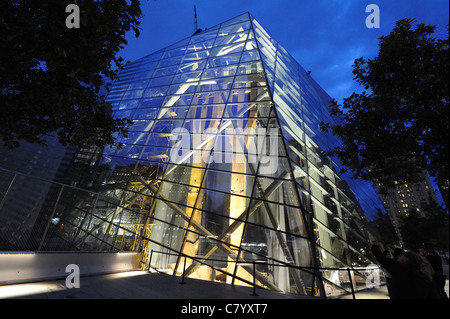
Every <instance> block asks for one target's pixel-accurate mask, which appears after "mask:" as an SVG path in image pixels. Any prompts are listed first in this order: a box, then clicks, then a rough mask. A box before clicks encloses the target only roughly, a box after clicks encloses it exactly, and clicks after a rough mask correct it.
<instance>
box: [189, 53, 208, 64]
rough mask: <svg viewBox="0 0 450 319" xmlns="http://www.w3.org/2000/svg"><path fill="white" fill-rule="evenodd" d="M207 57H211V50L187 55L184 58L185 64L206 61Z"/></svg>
mask: <svg viewBox="0 0 450 319" xmlns="http://www.w3.org/2000/svg"><path fill="white" fill-rule="evenodd" d="M207 57H209V50H204V51H199V52H194V53H190V54H186V55H185V56H184V59H183V63H186V62H191V61H197V60H201V59H206V58H207Z"/></svg>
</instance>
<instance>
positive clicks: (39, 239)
mask: <svg viewBox="0 0 450 319" xmlns="http://www.w3.org/2000/svg"><path fill="white" fill-rule="evenodd" d="M2 179H3V181H6V183H3V185H4V187H3V188H0V211H2V209H3V208H4V206H5V205H6V204H8V205H9V204H11V203H13V202H15V203H16V205H18V206H19V210H18V211H20V209H24V208H22V207H20V206H23V204H24V203H22V202H20V200H19V199H20V198H16V196H17V194H18V193H20V192H21V191H22V192H23V189H22V187H23V185H24V184H27V183H36V185H37V186H36V185H32V186H33V187H31V188H33V189H39V187H42V188H46V190H42V192H41V193H42V194H44V193H45V194H44V196H47V197H46V200H47V198H48V194H49V192H50V188H51V187H53V190H52V194H51V196H50V197H51V200H49V201H48V202H46V203H45V205H47V213H46V219H45V221H44V223H41V224H42V225H41V226H40V229H39V231H36V230H31V228H30V233H29V234H20V235H23V237H24V238H26V237H27V236H28V237H29V238H28V243H27V244H26V247H27V248H26V249H24V250H27V251H35V252H40V251H45V252H48V251H51V250H49V248H51V247H50V246H47V244H49V243H48V241H49V235H50V233H51V235H52V236H57V235H58V234H55V233H54V232H50V229H51V228H54V227H55V225H53V224H52V222H53V221H52V219H53V218H54V217H55V216H57V217H58V218H61V220H63V218H64V216H62V215H60V214H59V213H60V210H61V207H60V204H61V205H64V207H63V208H65V207H66V206H65V205H67V203H65V202H64V200H65V199H67V198H69V197H70V196H72V195H73V194H72V193H73V192H78V193H81V195H83V196H87V197H89V198H90V199H91V200H92V204H91V205H90V204H88V205H86V207H84V208H83V209H85V210H84V211H83V213H84V214H85V215H86V216H87V217H89V218H90V219H92V218H95V219H99V220H100V219H102V222H104V223H111V224H113V223H112V221H109V220H106V219H105V218H102V217H101V216H98V215H96V213H95V212H94V209H95V208H96V205H97V201H100V200H105V201H109V200H115V199H114V198H111V199H108V196H105V195H104V194H99V193H96V192H93V191H90V190H86V189H82V188H77V187H75V186H72V185H67V184H63V183H58V182H54V181H48V180H45V179H43V178H39V177H35V176H30V175H27V174H23V173H19V172H15V171H11V170H7V169H3V168H0V181H1V180H2ZM8 183H9V184H8ZM39 183H40V184H39ZM39 185H41V186H39ZM0 186H1V185H0ZM23 195H24V196H26V195H29V196H34V195H33V194H23ZM20 196H22V195H20ZM18 202H19V203H18ZM42 203H43V201H42ZM111 203H112V202H111ZM86 219H88V218H86ZM159 221H161V222H164V221H163V220H159ZM69 222H70V221H68V220H64V223H66V224H68V223H69ZM168 224H169V223H168ZM87 225H89V224H87ZM73 226H74V229H75V230H76V231H77V233H80V234H83V232H84V233H85V234H89V236H91V237H92V238H94V239H95V240H97V241H98V242H100V243H101V245H108V247H109V248H111V249H112V250H115V251H120V250H124V249H123V248H121V247H116V246H115V242H111V240H110V239H109V238H107V237H106V236H105V237H100V236H97V235H96V234H95V229H96V228H95V227H92V225H91V228H89V227H87V228H83V227H84V226H83V227H82V226H81V225H78V226H76V227H75V225H73ZM114 227H117V228H120V229H121V230H122V231H123V232H127V234H128V235H130V236H132V237H135V238H140V239H142V240H148V241H151V242H153V243H155V244H158V245H160V246H161V248H162V249H170V250H172V253H167V252H161V251H156V250H152V251H151V253H150V259H149V261H148V268H149V269H150V267H152V264H151V262H152V256H153V253H160V254H166V255H171V256H177V258H178V260H181V258H184V260H185V262H184V266H186V261H187V259H191V260H193V261H195V262H197V263H200V264H203V265H207V266H209V267H211V268H212V269H214V270H215V271H219V272H222V273H224V274H226V275H229V276H231V277H232V278H233V282H234V280H235V279H237V280H240V281H242V282H245V283H246V284H248V285H250V286H253V288H254V294H256V290H255V289H256V287H257V286H258V285H257V276H255V274H256V267H257V266H261V265H264V266H267V267H288V268H290V269H296V270H298V271H303V272H307V273H309V274H311V275H312V276H314V278H316V279H320V280H321V282H322V283H323V284H325V285H328V287H332V288H337V289H338V290H339V291H343V292H344V293H347V294H351V295H352V296H353V298H356V297H355V295H356V293H357V292H358V289H357V281H356V279H355V277H356V276H359V277H361V278H363V280H366V279H367V278H366V277H365V276H364V274H362V273H360V271H364V269H365V268H359V269H355V268H351V267H346V268H327V267H306V266H297V265H293V264H290V263H287V262H282V261H278V260H276V259H273V258H269V259H270V260H271V261H272V262H267V261H263V260H250V261H248V260H247V261H244V260H243V261H239V260H238V261H229V260H227V261H228V262H233V263H236V264H240V265H241V266H245V267H247V268H248V269H250V267H249V266H252V267H253V278H252V279H253V280H252V281H249V280H246V279H245V278H238V277H237V276H236V275H234V274H230V273H228V272H226V271H225V270H223V269H220V268H217V267H214V266H213V265H211V264H209V263H208V262H224V261H225V260H223V259H211V258H208V262H205V259H202V258H200V257H194V256H189V255H187V254H184V253H181V252H178V251H175V250H174V249H171V248H170V247H166V246H164V245H162V244H161V243H157V242H154V241H152V240H151V239H150V238H147V237H145V236H143V234H140V233H135V232H133V231H130V230H129V229H126V228H123V227H121V226H120V225H116V224H114ZM0 230H1V229H0ZM13 231H16V232H17V230H13V229H7V230H6V233H9V232H11V233H12V232H13ZM186 231H190V232H192V233H196V232H195V231H193V230H189V229H186ZM31 232H35V233H34V234H32V233H31ZM198 234H199V235H201V234H200V233H198ZM0 235H2V234H1V233H0ZM3 235H5V234H3ZM16 235H17V234H16ZM6 236H9V234H6ZM33 236H34V237H35V238H32V237H33ZM76 236H78V237H77V238H81V239H82V241H81V243H84V240H85V238H86V237H83V236H82V235H76ZM86 236H87V235H86ZM30 238H32V239H33V240H30ZM51 239H52V238H50V241H49V242H50V244H51ZM2 240H4V238H3V239H2V236H0V244H2ZM58 240H62V241H64V240H66V239H64V238H59V239H58ZM73 242H75V243H77V244H78V243H79V241H75V240H73ZM220 243H222V242H220ZM223 243H224V242H223ZM68 244H70V243H68ZM227 244H228V245H230V244H229V243H227ZM0 246H1V245H0ZM231 246H232V245H230V247H231ZM79 247H81V246H79ZM73 248H74V250H79V248H78V247H76V246H74V247H73ZM234 248H236V247H234ZM237 248H238V247H237ZM3 250H5V249H3ZM58 250H61V249H58ZM125 250H126V249H125ZM86 251H89V250H86ZM95 251H101V250H98V249H95ZM249 252H251V251H249ZM257 255H258V254H257ZM146 256H147V257H148V255H146ZM147 257H146V259H148V258H147ZM260 257H261V258H264V256H260ZM278 262H279V263H278ZM144 263H145V264H147V261H145V262H144ZM177 263H178V262H177ZM244 264H246V265H244ZM152 268H153V267H152ZM155 269H156V268H155ZM366 269H370V270H373V268H366ZM185 271H186V269H183V273H182V278H183V280H184V275H185ZM331 271H334V272H337V273H335V274H334V275H336V276H338V277H339V275H342V274H345V276H346V277H347V279H346V283H348V285H349V287H343V286H341V283H342V282H339V284H338V283H337V282H336V280H334V281H333V280H330V279H329V278H326V277H327V276H323V272H331ZM175 272H176V269H175ZM258 287H259V286H258ZM364 288H365V287H364ZM310 289H311V295H314V289H317V287H313V286H311V287H310ZM324 294H325V295H326V292H325V291H324Z"/></svg>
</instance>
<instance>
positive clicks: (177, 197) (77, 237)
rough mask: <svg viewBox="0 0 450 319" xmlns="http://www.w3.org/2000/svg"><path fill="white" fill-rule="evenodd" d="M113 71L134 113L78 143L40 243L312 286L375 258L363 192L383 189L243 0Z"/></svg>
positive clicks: (315, 290)
mask: <svg viewBox="0 0 450 319" xmlns="http://www.w3.org/2000/svg"><path fill="white" fill-rule="evenodd" d="M119 78H120V80H118V81H117V82H116V83H114V85H113V87H112V89H111V90H110V93H109V96H108V101H109V102H111V104H112V106H113V114H114V116H115V117H120V118H122V117H127V118H129V119H131V120H132V121H133V122H134V125H132V126H131V128H130V132H129V134H128V136H122V137H120V141H121V143H123V147H121V148H110V147H107V148H106V149H104V150H103V151H101V152H99V151H98V150H97V151H95V149H89V148H80V150H79V151H78V152H77V154H76V156H75V158H76V159H78V162H80V163H81V162H82V163H83V164H82V166H81V167H84V168H83V169H78V170H77V169H73V170H70V169H69V170H68V171H69V172H70V171H71V172H72V173H73V172H79V173H73V174H72V175H73V176H71V178H70V180H71V187H66V188H61V190H60V192H59V194H58V201H57V202H56V204H55V205H56V206H55V208H54V209H53V210H52V211H53V214H52V216H51V222H49V223H48V226H47V229H46V230H45V234H44V237H45V238H43V239H42V241H41V246H40V249H42V250H89V251H93V250H96V251H98V250H103V251H121V250H125V251H141V252H142V263H143V265H145V266H147V267H148V265H150V267H151V268H152V269H158V270H159V271H164V272H167V273H171V274H178V275H180V274H182V273H184V275H185V276H186V277H190V278H200V279H205V280H214V281H219V282H223V283H232V284H240V285H251V284H252V283H253V282H255V283H256V284H257V285H259V286H262V287H266V288H269V289H274V290H278V291H284V292H292V293H298V294H312V295H323V294H324V291H325V289H326V288H327V287H328V286H330V285H331V286H333V287H334V286H339V285H341V286H342V285H343V282H345V280H343V279H342V273H341V272H339V269H344V270H346V269H347V268H351V269H352V272H348V275H349V276H356V274H357V273H358V267H363V266H366V265H368V264H370V263H371V257H370V249H369V246H368V245H369V234H368V232H367V229H366V217H365V214H364V211H363V209H362V207H369V208H370V207H373V203H369V204H367V203H366V202H363V201H359V200H358V199H359V198H366V199H368V200H374V201H376V200H377V195H376V193H375V192H374V190H373V189H372V188H371V187H367V185H366V184H363V183H362V182H358V181H350V179H347V178H344V177H342V176H339V175H338V174H337V172H338V171H339V168H340V166H339V163H338V161H337V160H336V159H332V158H330V157H328V156H327V155H326V153H325V151H326V150H327V149H329V148H330V147H334V146H336V145H339V143H340V142H339V140H338V139H337V138H336V137H334V136H333V135H332V134H331V133H325V132H321V131H320V129H319V123H320V122H321V121H324V122H333V121H335V120H336V119H334V118H332V117H331V116H330V114H329V111H328V103H329V101H330V97H329V96H328V95H327V94H326V93H325V91H324V90H323V89H322V88H321V87H320V86H319V85H318V84H317V83H316V82H315V81H314V80H313V79H312V77H311V76H310V75H309V74H308V72H306V71H305V70H304V69H303V68H302V67H301V66H300V65H299V64H298V63H297V62H296V61H295V60H294V59H293V58H292V56H291V55H290V54H289V53H288V52H287V51H286V50H285V49H284V48H283V47H282V46H281V45H280V44H279V43H278V42H277V41H275V40H274V39H273V38H271V37H270V36H269V34H268V33H267V32H266V31H265V30H264V29H263V27H262V26H261V25H260V24H259V23H258V22H257V21H256V20H255V19H254V18H253V17H252V16H251V15H250V14H249V13H245V14H243V15H240V16H238V17H236V18H234V19H231V20H229V21H226V22H224V23H222V24H219V25H217V26H215V27H212V28H209V29H206V30H203V31H201V32H197V33H195V34H194V35H192V36H191V37H189V38H186V39H184V40H182V41H180V42H178V43H175V44H173V45H171V46H169V47H166V48H164V49H161V50H160V51H157V52H155V53H152V54H150V55H148V56H145V57H143V58H141V59H139V60H137V61H134V62H133V63H130V64H128V65H127V66H126V67H125V68H124V70H123V71H122V72H121V74H120V77H119ZM73 165H75V167H77V161H74V163H73ZM78 167H79V166H78ZM82 172H89V173H88V174H81V173H82ZM367 192H369V193H370V196H367V195H363V193H367ZM345 274H347V272H345ZM362 275H363V274H362Z"/></svg>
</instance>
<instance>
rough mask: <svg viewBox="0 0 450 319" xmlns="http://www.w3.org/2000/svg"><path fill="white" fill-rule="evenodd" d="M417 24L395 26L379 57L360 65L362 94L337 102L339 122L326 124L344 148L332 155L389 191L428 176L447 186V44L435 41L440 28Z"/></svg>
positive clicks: (334, 105) (357, 62) (335, 109)
mask: <svg viewBox="0 0 450 319" xmlns="http://www.w3.org/2000/svg"><path fill="white" fill-rule="evenodd" d="M414 23H415V21H414V20H411V19H403V20H399V21H397V23H396V27H395V28H394V29H393V31H392V32H391V33H390V34H389V35H388V36H383V37H381V38H380V41H379V54H378V56H377V57H375V58H374V59H368V60H366V59H364V58H359V59H356V60H355V63H354V65H353V74H354V75H355V78H354V80H356V82H357V83H359V84H360V85H362V86H363V87H364V89H365V91H363V92H362V93H360V94H358V93H353V94H352V95H351V96H350V97H348V98H345V99H344V100H343V104H342V105H338V103H337V102H336V101H335V100H332V101H331V105H330V107H331V112H332V114H334V115H336V116H338V117H340V119H341V121H337V124H330V123H321V129H322V130H325V131H326V130H329V129H331V130H332V132H333V134H334V135H337V136H338V137H340V138H341V140H342V146H340V147H336V148H333V149H332V150H330V152H329V154H330V155H333V156H337V157H338V158H339V159H340V161H341V162H342V164H343V165H344V166H345V167H346V169H349V168H350V169H351V170H352V171H353V175H354V177H355V178H357V177H360V178H362V179H364V180H367V181H374V180H376V181H377V182H379V183H381V184H383V185H384V186H385V187H386V188H390V187H394V183H395V181H400V182H404V181H408V182H410V183H413V182H418V181H420V180H421V178H422V177H421V176H422V175H421V174H422V171H423V170H427V171H428V172H429V173H430V175H431V176H433V177H434V178H435V180H436V181H437V183H438V185H444V184H445V181H448V162H449V156H448V145H449V54H448V53H449V52H448V48H449V39H448V37H447V39H443V40H441V39H435V38H433V37H432V34H433V33H434V30H435V28H436V26H433V25H424V24H417V25H416V26H415V28H413V24H414ZM443 195H444V194H443ZM444 196H445V195H444Z"/></svg>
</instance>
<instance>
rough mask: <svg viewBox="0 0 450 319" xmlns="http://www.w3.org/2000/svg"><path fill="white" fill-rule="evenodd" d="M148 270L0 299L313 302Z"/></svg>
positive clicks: (18, 290) (31, 286)
mask: <svg viewBox="0 0 450 319" xmlns="http://www.w3.org/2000/svg"><path fill="white" fill-rule="evenodd" d="M180 282H181V277H174V276H170V275H165V274H160V273H148V272H146V271H134V272H124V273H117V274H108V275H100V276H91V277H81V278H80V288H72V289H69V288H67V287H66V282H65V280H55V281H46V282H37V283H27V284H16V285H7V286H0V298H21V299H35V298H38V299H251V298H254V299H255V300H258V299H310V297H305V296H300V295H294V294H285V293H279V292H275V291H270V290H265V289H256V293H257V294H258V296H252V293H253V288H251V287H242V286H232V285H227V284H221V283H216V282H210V281H204V280H198V279H191V278H186V279H185V284H180Z"/></svg>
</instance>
